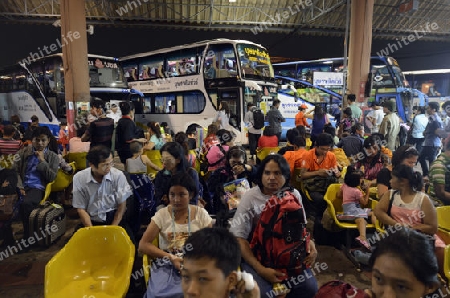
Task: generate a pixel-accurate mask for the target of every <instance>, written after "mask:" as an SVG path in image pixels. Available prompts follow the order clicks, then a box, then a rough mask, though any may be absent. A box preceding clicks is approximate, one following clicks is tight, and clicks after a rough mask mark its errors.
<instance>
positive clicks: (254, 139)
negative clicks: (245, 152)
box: [244, 102, 262, 159]
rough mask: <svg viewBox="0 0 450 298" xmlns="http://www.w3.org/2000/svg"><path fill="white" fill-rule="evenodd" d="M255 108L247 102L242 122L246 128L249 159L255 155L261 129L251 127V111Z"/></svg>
mask: <svg viewBox="0 0 450 298" xmlns="http://www.w3.org/2000/svg"><path fill="white" fill-rule="evenodd" d="M255 109H256V106H255V105H254V104H253V103H251V102H249V103H248V104H247V113H245V117H244V122H245V124H246V125H247V127H248V146H249V149H250V155H251V156H250V159H253V155H256V147H258V140H259V138H260V137H261V132H262V130H261V129H256V128H254V127H253V124H254V119H253V111H254V110H255Z"/></svg>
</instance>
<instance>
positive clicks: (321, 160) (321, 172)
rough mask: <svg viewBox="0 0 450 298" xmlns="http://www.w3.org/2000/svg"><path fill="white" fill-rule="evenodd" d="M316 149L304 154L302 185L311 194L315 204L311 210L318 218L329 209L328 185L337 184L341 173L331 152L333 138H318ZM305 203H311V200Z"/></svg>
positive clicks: (301, 175)
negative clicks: (326, 195) (324, 197)
mask: <svg viewBox="0 0 450 298" xmlns="http://www.w3.org/2000/svg"><path fill="white" fill-rule="evenodd" d="M315 145H316V147H315V148H314V149H311V150H309V151H308V152H306V153H305V154H303V161H302V165H301V174H300V177H301V179H302V183H303V184H304V186H305V188H306V190H307V191H308V192H309V195H310V196H311V199H312V200H313V203H312V204H311V205H312V206H309V207H311V208H310V210H308V211H312V213H315V215H316V216H320V217H321V216H322V214H323V212H324V211H325V209H326V207H327V203H326V202H325V200H324V199H323V196H324V195H325V192H326V191H327V187H328V185H330V184H331V183H335V182H337V179H336V178H337V177H340V175H341V173H340V171H339V169H338V167H337V161H336V156H335V155H334V153H332V152H330V150H331V149H332V148H333V137H332V136H331V135H329V134H327V133H321V134H320V135H318V136H317V139H316V144H315ZM305 202H308V203H311V202H310V201H309V200H305Z"/></svg>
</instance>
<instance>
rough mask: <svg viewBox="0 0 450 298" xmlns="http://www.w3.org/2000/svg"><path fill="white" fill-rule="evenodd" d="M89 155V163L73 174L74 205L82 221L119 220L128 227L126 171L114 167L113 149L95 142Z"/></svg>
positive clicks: (86, 224)
mask: <svg viewBox="0 0 450 298" xmlns="http://www.w3.org/2000/svg"><path fill="white" fill-rule="evenodd" d="M86 159H87V161H88V162H89V167H88V168H86V169H84V170H82V171H80V172H78V173H76V174H75V176H74V177H73V207H74V208H77V209H78V210H77V211H78V214H79V215H80V219H81V224H82V225H83V226H84V227H90V226H95V225H119V224H120V225H121V226H123V227H124V228H125V229H126V230H127V231H129V229H128V227H127V225H126V224H125V221H124V220H123V216H124V213H125V210H126V201H127V199H128V198H129V197H130V196H131V194H132V189H131V187H130V185H129V184H128V182H127V179H126V177H125V175H124V174H123V172H122V171H120V170H118V169H116V168H114V167H113V166H114V162H113V157H112V155H111V150H110V149H109V148H108V147H106V146H102V145H100V146H94V147H92V148H91V149H90V150H89V152H88V154H87V156H86ZM129 235H130V237H131V234H130V233H129Z"/></svg>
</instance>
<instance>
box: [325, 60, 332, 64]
mask: <svg viewBox="0 0 450 298" xmlns="http://www.w3.org/2000/svg"><path fill="white" fill-rule="evenodd" d="M323 64H333V61H324V62H323Z"/></svg>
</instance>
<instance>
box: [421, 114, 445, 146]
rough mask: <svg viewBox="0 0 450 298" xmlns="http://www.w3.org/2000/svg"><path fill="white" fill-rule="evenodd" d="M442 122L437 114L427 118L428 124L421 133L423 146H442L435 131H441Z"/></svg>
mask: <svg viewBox="0 0 450 298" xmlns="http://www.w3.org/2000/svg"><path fill="white" fill-rule="evenodd" d="M442 127H443V125H442V120H441V118H440V117H438V116H437V114H434V115H430V116H429V117H428V124H427V127H426V128H425V131H424V132H423V135H424V137H425V140H424V142H423V146H430V147H440V146H441V145H442V143H441V138H440V137H439V135H437V134H436V130H437V129H442Z"/></svg>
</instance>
